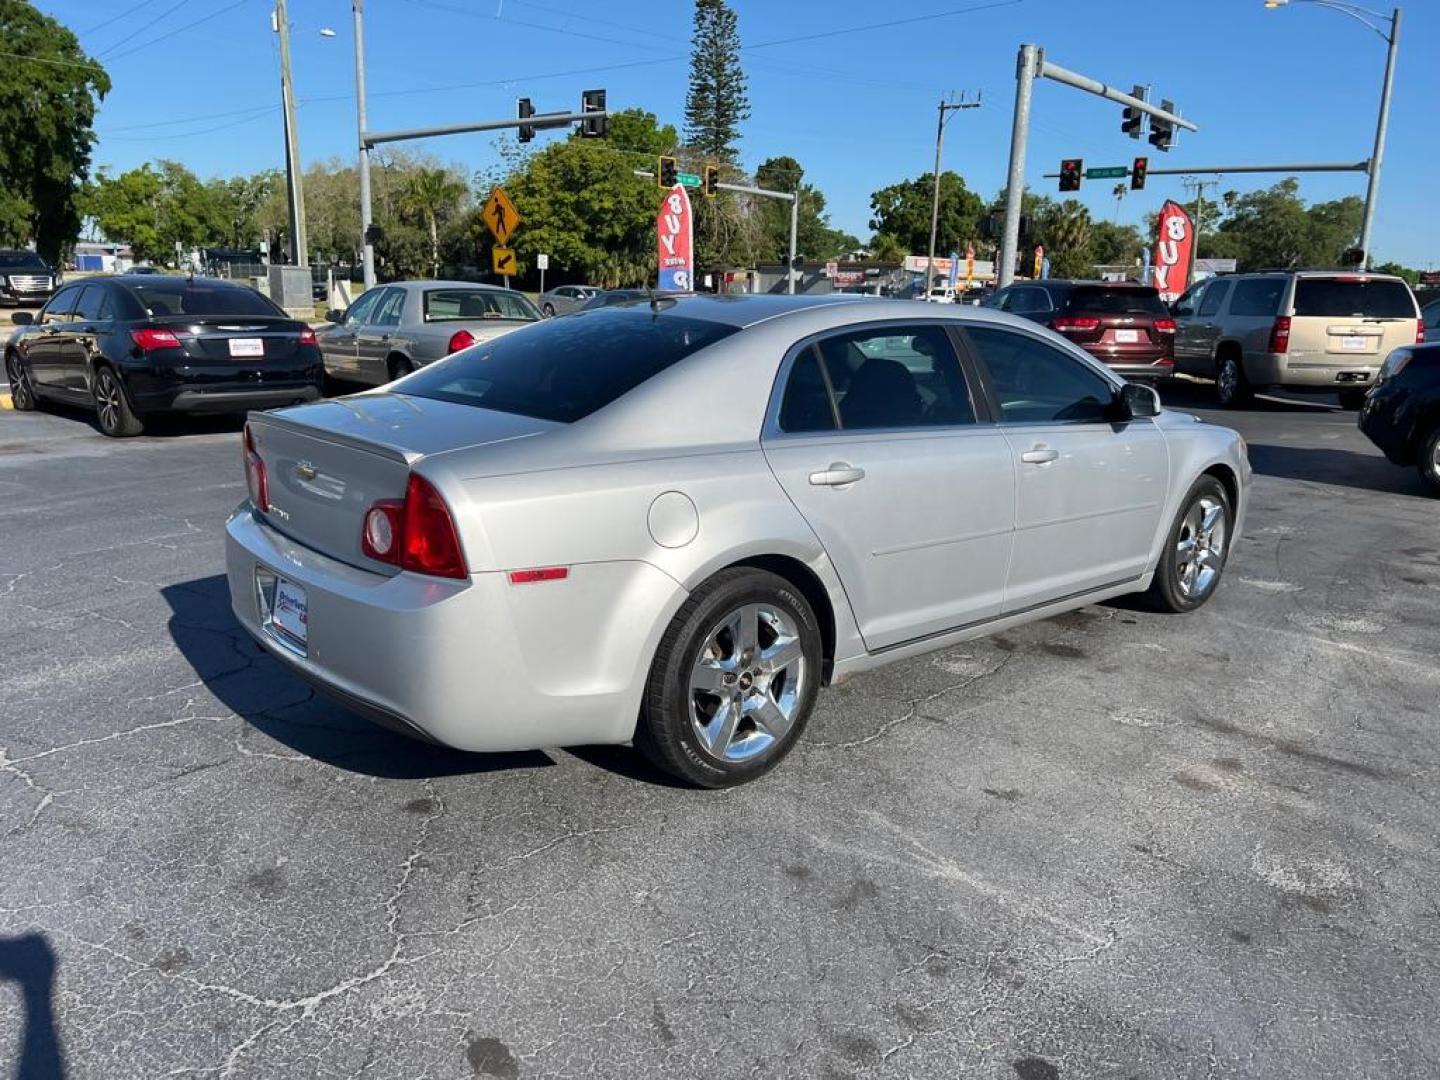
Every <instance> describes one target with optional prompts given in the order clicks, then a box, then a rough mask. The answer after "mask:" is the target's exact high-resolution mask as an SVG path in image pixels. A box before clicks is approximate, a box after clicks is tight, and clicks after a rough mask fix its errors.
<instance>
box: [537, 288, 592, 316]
mask: <svg viewBox="0 0 1440 1080" xmlns="http://www.w3.org/2000/svg"><path fill="white" fill-rule="evenodd" d="M599 291H600V290H599V289H597V288H596V287H595V286H594V285H560V286H558V287H556V288H554V289H551V290H549V291H548V292H543V293H541V294H540V299H539V301H538V303H539V307H540V313H541V314H542V315H544V316H545V317H546V318H549V317H550V316H552V315H569V314H570V312H572V311H579V310H580V309H581V308H582V307H584V306H585V302H586V301H587V300H590V299H591V298H592V297H594V296H595V295H596V294H597V293H598V292H599Z"/></svg>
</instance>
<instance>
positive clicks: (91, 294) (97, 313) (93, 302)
mask: <svg viewBox="0 0 1440 1080" xmlns="http://www.w3.org/2000/svg"><path fill="white" fill-rule="evenodd" d="M104 306H106V305H105V289H104V287H103V286H100V285H87V286H85V288H84V290H83V291H82V292H81V293H80V300H79V302H78V303H76V305H75V321H76V322H99V321H100V320H101V319H104V318H106V317H107V316H105V315H103V314H101V308H102V307H104Z"/></svg>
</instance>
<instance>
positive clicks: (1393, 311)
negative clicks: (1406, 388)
mask: <svg viewBox="0 0 1440 1080" xmlns="http://www.w3.org/2000/svg"><path fill="white" fill-rule="evenodd" d="M1171 310H1172V311H1173V312H1174V314H1175V322H1176V332H1175V368H1176V370H1177V371H1181V372H1184V373H1185V374H1188V375H1199V376H1201V377H1202V378H1207V379H1214V380H1215V393H1216V396H1217V397H1218V398H1219V399H1220V403H1221V404H1222V405H1225V406H1227V407H1231V408H1235V407H1244V406H1246V405H1248V404H1249V403H1250V402H1251V401H1252V400H1253V398H1254V395H1255V394H1256V393H1257V392H1259V391H1261V390H1265V389H1268V388H1270V387H1279V388H1281V389H1285V390H1290V391H1309V392H1331V393H1338V394H1339V395H1340V404H1341V405H1342V406H1343V407H1344V408H1347V409H1358V408H1360V406H1361V404H1362V403H1363V402H1364V400H1365V391H1366V390H1367V389H1368V388H1369V387H1370V386H1371V384H1372V383H1374V381H1375V377H1376V375H1377V374H1378V373H1379V371H1380V362H1381V361H1382V360H1383V359H1384V358H1385V357H1386V356H1387V355H1389V353H1390V351H1391V350H1392V349H1395V348H1398V347H1400V346H1402V345H1413V344H1415V343H1416V342H1417V341H1421V340H1423V328H1422V324H1421V322H1420V311H1419V308H1418V306H1417V305H1416V303H1415V295H1414V293H1412V292H1411V291H1410V286H1409V285H1407V284H1406V283H1405V280H1404V279H1403V278H1398V277H1392V276H1391V275H1388V274H1360V273H1351V272H1348V271H1335V270H1282V271H1275V272H1267V273H1257V274H1227V275H1225V276H1223V277H1216V278H1210V279H1209V280H1207V281H1203V282H1200V283H1198V284H1196V285H1193V286H1191V287H1190V288H1189V289H1187V290H1186V291H1185V292H1184V293H1183V294H1182V295H1181V296H1180V298H1179V299H1178V300H1176V301H1175V303H1174V304H1173V305H1172V307H1171Z"/></svg>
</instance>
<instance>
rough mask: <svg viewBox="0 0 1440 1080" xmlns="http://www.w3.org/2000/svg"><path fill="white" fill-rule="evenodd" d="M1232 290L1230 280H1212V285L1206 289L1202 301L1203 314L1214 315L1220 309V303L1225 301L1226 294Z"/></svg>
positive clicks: (1201, 312)
mask: <svg viewBox="0 0 1440 1080" xmlns="http://www.w3.org/2000/svg"><path fill="white" fill-rule="evenodd" d="M1229 291H1230V282H1228V281H1212V282H1211V283H1210V287H1209V288H1208V289H1206V290H1205V299H1204V300H1201V301H1200V314H1201V315H1206V316H1209V315H1214V314H1215V313H1216V312H1218V311H1219V310H1220V305H1221V304H1223V303H1225V296H1226V294H1227V293H1228V292H1229Z"/></svg>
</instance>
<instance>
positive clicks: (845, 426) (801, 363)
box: [780, 326, 975, 432]
mask: <svg viewBox="0 0 1440 1080" xmlns="http://www.w3.org/2000/svg"><path fill="white" fill-rule="evenodd" d="M974 422H975V409H974V406H973V405H972V404H971V399H970V392H969V388H968V387H967V386H966V384H965V377H964V375H963V373H962V372H961V369H960V361H959V359H958V358H957V357H956V355H955V350H954V349H953V348H952V347H951V345H950V338H949V335H947V334H946V333H945V330H944V328H943V327H940V326H900V327H875V328H871V329H865V330H852V331H850V332H849V333H844V334H837V335H835V336H834V337H828V338H824V339H822V340H820V341H818V342H816V343H815V344H814V345H812V346H810V347H809V348H808V349H806V350H805V352H804V353H802V354H801V355H800V356H799V357H797V358H796V361H795V363H794V365H792V367H791V371H790V378H789V381H788V382H787V384H786V387H785V396H784V397H783V398H782V399H781V405H780V427H781V430H783V431H787V432H801V431H833V430H836V429H837V428H838V429H842V430H846V431H856V430H867V429H870V430H874V429H883V428H915V427H946V426H951V425H955V424H973V423H974Z"/></svg>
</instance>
